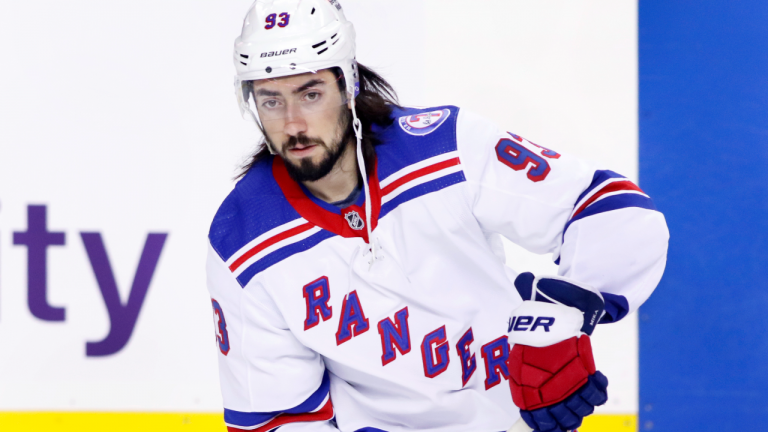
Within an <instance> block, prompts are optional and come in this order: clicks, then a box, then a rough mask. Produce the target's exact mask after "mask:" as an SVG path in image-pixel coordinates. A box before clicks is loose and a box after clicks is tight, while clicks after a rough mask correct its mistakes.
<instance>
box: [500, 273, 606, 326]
mask: <svg viewBox="0 0 768 432" xmlns="http://www.w3.org/2000/svg"><path fill="white" fill-rule="evenodd" d="M534 279H535V278H534V276H533V274H532V273H529V272H525V273H520V274H519V275H518V276H517V278H515V288H516V289H517V292H518V293H519V294H520V297H522V298H523V300H533V301H537V302H543V303H552V301H550V300H549V299H552V300H554V301H555V302H557V303H560V304H562V305H565V306H570V307H575V308H576V309H578V310H580V311H582V312H583V313H584V324H583V325H582V327H581V331H582V332H583V333H585V334H587V335H591V334H592V332H593V331H594V329H595V325H597V322H596V321H597V317H599V316H600V315H601V314H602V313H603V309H604V307H605V305H604V303H603V299H601V298H600V296H599V295H597V293H594V292H592V291H590V290H588V289H585V288H582V287H580V286H578V285H576V284H572V283H570V282H566V281H563V280H559V279H551V278H546V277H543V278H541V279H539V282H538V283H537V284H536V289H537V294H536V296H535V298H531V292H532V290H533V282H534ZM542 294H543V295H542ZM545 296H546V297H545Z"/></svg>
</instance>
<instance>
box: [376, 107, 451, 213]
mask: <svg viewBox="0 0 768 432" xmlns="http://www.w3.org/2000/svg"><path fill="white" fill-rule="evenodd" d="M438 115H439V119H438V120H435V117H436V116H438ZM458 116H459V108H458V107H455V106H441V107H433V108H421V109H415V108H395V109H394V110H393V112H392V117H393V123H392V125H391V126H389V127H387V128H383V129H382V128H374V132H375V133H376V134H378V137H379V139H381V141H382V144H380V145H378V146H377V147H376V155H377V159H378V166H377V169H378V177H379V180H380V181H382V182H386V183H388V184H397V191H394V190H393V191H390V192H395V193H396V195H392V196H394V198H392V199H390V200H389V201H386V200H385V198H386V194H387V193H389V192H387V191H386V189H387V188H383V189H382V192H383V193H384V195H385V196H383V197H382V201H383V202H384V204H382V207H381V213H380V215H379V217H384V216H386V215H387V214H388V213H389V212H391V211H392V210H394V209H395V208H397V207H398V206H399V205H400V204H402V203H404V202H407V201H410V200H412V199H415V198H418V197H421V196H423V195H426V194H429V193H432V192H436V191H438V190H441V189H444V188H446V187H448V186H451V185H454V184H457V183H461V182H463V181H466V178H465V176H464V172H463V171H456V169H455V167H456V166H457V165H460V161H459V159H458V154H456V156H455V157H452V156H450V155H449V156H448V157H447V158H437V160H435V163H434V164H427V165H424V166H421V167H420V168H419V169H418V170H415V172H414V171H413V170H407V168H408V167H411V166H412V165H414V164H418V163H421V162H424V161H426V160H428V159H430V158H435V157H438V156H441V155H445V154H447V153H452V152H456V151H457V149H458V143H457V139H456V124H457V120H458ZM402 170H405V172H406V173H408V174H407V176H406V174H402V173H398V172H402ZM441 172H444V174H441ZM393 175H394V177H393ZM426 175H430V176H432V177H433V179H432V180H430V181H427V182H425V183H421V184H419V178H421V177H424V176H426ZM434 176H437V177H436V178H434ZM409 184H410V185H409ZM411 185H413V186H411ZM391 187H393V186H391Z"/></svg>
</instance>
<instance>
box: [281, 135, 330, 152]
mask: <svg viewBox="0 0 768 432" xmlns="http://www.w3.org/2000/svg"><path fill="white" fill-rule="evenodd" d="M299 144H301V145H304V146H307V145H320V146H325V141H323V140H322V139H320V138H315V137H308V136H306V135H303V134H301V135H296V136H290V137H288V139H287V140H286V141H285V143H283V149H285V150H290V149H292V148H294V147H296V146H297V145H299Z"/></svg>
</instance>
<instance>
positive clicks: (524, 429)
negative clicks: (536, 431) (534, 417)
mask: <svg viewBox="0 0 768 432" xmlns="http://www.w3.org/2000/svg"><path fill="white" fill-rule="evenodd" d="M507 432H533V429H531V428H529V427H528V425H527V424H525V421H524V420H523V418H522V417H520V418H519V419H517V422H515V424H513V425H512V427H511V428H509V430H508V431H507Z"/></svg>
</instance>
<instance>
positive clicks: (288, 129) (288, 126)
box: [283, 103, 307, 136]
mask: <svg viewBox="0 0 768 432" xmlns="http://www.w3.org/2000/svg"><path fill="white" fill-rule="evenodd" d="M283 132H284V133H285V134H286V135H289V136H297V135H299V134H303V133H306V132H307V121H306V120H305V119H304V116H303V115H302V113H301V110H300V108H299V106H298V104H291V103H289V104H288V107H287V109H286V111H285V126H284V130H283Z"/></svg>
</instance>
